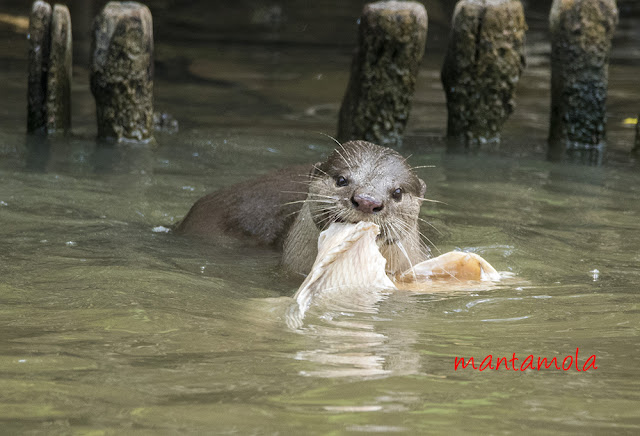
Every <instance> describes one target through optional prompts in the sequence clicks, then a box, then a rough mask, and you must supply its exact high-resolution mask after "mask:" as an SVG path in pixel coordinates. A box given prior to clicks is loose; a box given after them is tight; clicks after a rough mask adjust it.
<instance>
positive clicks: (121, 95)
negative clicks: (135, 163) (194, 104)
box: [91, 1, 153, 142]
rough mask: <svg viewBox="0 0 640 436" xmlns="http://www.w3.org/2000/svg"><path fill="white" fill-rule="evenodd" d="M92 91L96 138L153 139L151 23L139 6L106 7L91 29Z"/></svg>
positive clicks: (123, 4) (113, 5) (114, 2)
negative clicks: (95, 114) (96, 120)
mask: <svg viewBox="0 0 640 436" xmlns="http://www.w3.org/2000/svg"><path fill="white" fill-rule="evenodd" d="M91 54H92V63H91V91H92V93H93V95H94V97H95V100H96V113H97V118H98V137H99V138H101V139H109V140H115V141H134V142H148V141H152V140H153V24H152V18H151V12H150V11H149V8H147V7H146V6H144V5H142V4H140V3H137V2H116V1H112V2H109V3H107V5H106V6H105V7H104V9H103V10H102V12H101V13H100V14H99V15H98V17H97V18H96V20H95V22H94V25H93V42H92V47H91Z"/></svg>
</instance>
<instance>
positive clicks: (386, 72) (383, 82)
mask: <svg viewBox="0 0 640 436" xmlns="http://www.w3.org/2000/svg"><path fill="white" fill-rule="evenodd" d="M426 38H427V12H426V10H425V8H424V6H423V5H422V4H420V3H417V2H411V1H381V2H376V3H369V4H367V5H365V7H364V10H363V12H362V16H361V17H360V22H359V36H358V47H357V49H356V52H355V54H354V57H353V61H352V65H351V76H350V78H349V84H348V86H347V90H346V93H345V96H344V99H343V101H342V106H341V108H340V115H339V121H338V134H337V136H338V139H339V140H340V141H348V140H351V139H364V140H367V141H371V142H374V143H377V144H382V145H387V146H399V145H401V144H402V135H403V132H404V129H405V126H406V123H407V120H408V118H409V112H410V108H411V97H412V95H413V91H414V87H415V83H416V78H417V74H418V70H419V67H420V62H421V60H422V56H423V54H424V48H425V43H426Z"/></svg>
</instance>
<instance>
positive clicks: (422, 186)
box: [418, 179, 427, 197]
mask: <svg viewBox="0 0 640 436" xmlns="http://www.w3.org/2000/svg"><path fill="white" fill-rule="evenodd" d="M418 180H420V197H424V193H425V192H427V184H426V183H425V182H424V180H422V179H418Z"/></svg>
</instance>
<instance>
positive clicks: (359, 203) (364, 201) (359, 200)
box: [351, 194, 384, 214]
mask: <svg viewBox="0 0 640 436" xmlns="http://www.w3.org/2000/svg"><path fill="white" fill-rule="evenodd" d="M351 204H352V205H353V207H355V208H356V209H357V210H359V211H360V212H363V213H368V214H371V213H376V212H380V211H381V210H382V209H383V208H384V204H382V202H381V201H379V200H377V199H376V198H374V197H372V196H371V195H367V194H354V195H353V197H351Z"/></svg>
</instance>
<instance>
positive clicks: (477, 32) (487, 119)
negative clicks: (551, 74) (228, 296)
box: [441, 0, 527, 148]
mask: <svg viewBox="0 0 640 436" xmlns="http://www.w3.org/2000/svg"><path fill="white" fill-rule="evenodd" d="M526 30H527V24H526V22H525V18H524V9H523V7H522V3H520V1H519V0H460V1H459V2H458V3H457V4H456V8H455V11H454V15H453V22H452V30H451V36H450V39H449V46H448V49H447V53H446V56H445V60H444V64H443V67H442V74H441V78H442V84H443V86H444V90H445V93H446V97H447V110H448V121H447V136H448V137H449V138H450V139H451V141H450V144H451V147H454V148H458V147H463V148H477V147H480V146H481V145H482V144H486V143H494V144H499V143H500V137H501V135H500V134H501V130H502V125H503V124H504V122H505V121H506V120H507V118H508V117H509V115H510V114H511V113H512V112H513V109H514V107H515V101H514V96H515V88H516V85H517V84H518V81H519V80H520V75H521V73H522V70H523V69H524V66H525V57H524V43H525V33H526Z"/></svg>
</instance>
